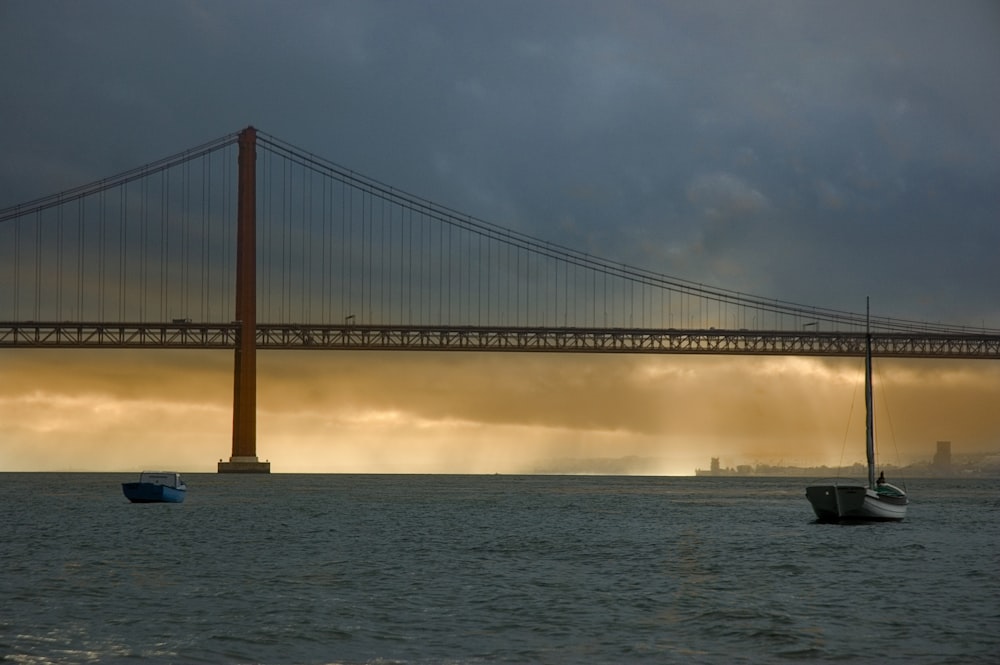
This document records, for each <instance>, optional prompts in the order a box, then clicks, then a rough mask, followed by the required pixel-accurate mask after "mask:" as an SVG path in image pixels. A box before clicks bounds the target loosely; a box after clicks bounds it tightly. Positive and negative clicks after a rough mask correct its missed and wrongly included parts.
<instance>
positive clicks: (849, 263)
mask: <svg viewBox="0 0 1000 665" xmlns="http://www.w3.org/2000/svg"><path fill="white" fill-rule="evenodd" d="M0 62H2V63H3V65H4V66H3V67H0V89H3V90H4V101H3V103H2V104H0V120H2V122H0V208H6V207H7V206H12V205H15V204H17V203H22V202H26V201H28V200H32V199H35V198H38V197H40V196H44V195H47V194H52V193H55V192H59V191H62V190H65V189H68V188H70V187H75V186H77V185H80V184H84V183H89V182H93V181H95V180H99V179H101V178H104V177H107V176H111V175H114V174H116V173H119V172H122V171H125V170H127V169H130V168H133V167H136V166H139V165H141V164H144V163H148V162H150V161H153V160H155V159H158V158H160V157H164V156H167V155H172V154H175V153H177V152H179V151H181V150H184V149H186V148H188V147H193V146H195V145H198V144H201V143H204V142H205V141H208V140H211V139H214V138H216V137H219V136H223V135H226V134H228V133H230V132H235V131H237V130H239V129H241V128H242V127H245V126H247V125H254V126H256V127H258V128H259V129H261V130H262V131H264V132H266V133H268V134H270V135H273V136H275V137H278V138H280V139H282V140H284V141H287V142H289V143H291V144H293V145H296V146H299V147H302V148H305V149H307V150H309V151H310V152H312V153H314V154H317V155H319V156H322V157H324V158H327V159H329V160H332V161H334V162H336V163H338V164H342V165H345V166H347V167H349V168H351V169H353V170H355V171H358V172H360V173H363V174H366V175H368V176H371V177H373V178H376V179H378V180H380V181H382V182H386V183H390V184H392V185H393V186H395V187H398V188H400V189H403V190H405V191H408V192H411V193H413V194H417V195H419V196H421V197H423V198H426V199H430V200H432V201H435V202H437V203H440V204H442V205H446V206H448V207H450V208H453V209H456V210H459V211H462V212H464V213H468V214H470V215H474V216H476V217H478V218H481V219H485V220H488V221H490V222H493V223H495V224H498V225H501V226H505V227H509V228H513V229H516V230H519V231H522V232H525V233H529V234H531V235H533V236H536V237H539V238H542V239H546V240H552V241H553V242H557V243H559V244H561V245H564V246H568V247H572V248H574V249H579V250H581V251H586V252H590V253H593V254H596V255H599V256H602V257H605V258H608V259H611V260H614V261H620V262H623V263H627V264H630V265H636V266H638V267H641V268H645V269H649V270H652V271H655V272H658V273H665V274H668V275H674V276H678V277H682V278H684V279H688V280H692V281H697V282H702V283H705V284H710V285H713V286H718V287H722V288H728V289H733V290H739V291H742V292H747V293H753V294H756V295H761V296H766V297H773V298H780V299H783V300H789V301H793V302H800V303H807V304H813V305H818V306H824V307H833V308H838V309H845V310H851V311H861V309H862V307H863V301H864V298H865V297H866V296H870V297H871V299H872V302H873V309H874V311H875V312H877V313H878V314H879V315H880V316H893V317H901V318H907V319H914V320H929V321H939V322H945V323H953V324H964V325H973V326H983V327H987V328H1000V302H998V299H997V297H996V293H997V291H996V289H997V287H996V285H997V284H1000V262H998V261H996V259H995V254H996V248H997V247H1000V224H998V223H997V221H998V220H1000V188H998V187H997V186H996V184H997V183H998V182H1000V122H998V121H997V120H996V118H995V116H996V109H997V108H1000V78H998V75H997V72H1000V5H998V4H997V3H995V2H990V1H984V2H972V1H964V0H960V1H958V2H952V3H941V2H923V1H919V0H917V1H910V0H908V1H882V2H873V3H860V2H857V3H844V2H823V1H820V2H809V3H804V2H797V1H787V2H786V1H781V0H773V1H769V2H757V1H749V2H712V1H698V2H670V3H664V2H626V1H621V2H556V1H553V2H517V1H512V2H475V1H457V0H456V1H442V2H379V1H371V2H255V1H248V2H247V1H244V2H235V1H234V2H226V1H217V2H180V1H178V2H162V3H134V2H96V3H86V4H82V3H74V2H59V1H56V2H46V3H37V2H32V1H27V0H25V1H21V0H4V1H3V2H0ZM258 364H259V375H258V392H259V394H258V405H259V406H258V443H257V451H258V455H259V456H260V457H261V459H268V460H269V461H271V464H272V470H274V471H276V472H280V471H285V472H306V471H319V472H391V473H438V472H442V473H445V472H447V473H450V472H470V473H494V472H501V473H525V472H547V471H560V470H562V471H579V472H600V471H604V472H615V473H642V474H667V475H676V474H690V473H692V472H693V470H694V468H695V467H701V468H707V466H708V464H709V459H710V457H714V456H718V457H720V458H721V461H722V463H723V465H724V466H726V465H736V464H754V463H770V464H777V463H783V464H797V465H813V464H828V465H838V464H841V463H843V464H852V463H854V462H856V461H860V460H861V459H862V458H863V445H862V444H859V443H858V442H859V441H863V416H861V415H860V413H861V411H859V405H860V404H862V402H861V401H860V400H861V398H859V397H858V391H859V390H860V379H861V377H860V371H861V368H860V366H859V363H858V362H857V361H854V360H851V359H840V360H829V359H827V360H823V359H816V358H751V357H709V356H705V357H676V356H663V357H652V356H639V355H636V356H588V355H581V356H578V355H521V356H518V355H513V356H512V355H508V354H433V353H388V354H377V353H370V352H329V353H318V352H309V353H298V352H277V351H271V352H262V353H260V354H259V359H258ZM878 369H879V374H880V377H881V379H882V380H883V381H884V385H885V386H886V387H885V389H884V390H883V391H882V392H884V393H885V394H884V395H882V392H880V393H879V395H880V397H884V398H885V399H886V400H887V401H888V404H887V405H885V406H886V412H887V416H888V417H885V418H880V420H879V422H880V425H881V423H882V422H883V421H888V422H887V425H891V427H889V429H890V430H891V431H889V432H886V433H880V452H881V453H883V455H882V456H883V457H884V458H885V461H887V462H889V463H900V464H905V463H910V462H914V461H919V460H925V459H928V458H930V457H931V456H932V455H933V453H934V445H935V442H936V441H938V440H951V441H952V442H953V443H952V446H953V451H954V452H955V453H957V454H959V453H978V452H987V451H997V450H1000V416H998V415H997V414H996V412H995V405H996V404H997V403H998V398H1000V368H998V367H997V366H996V363H993V362H989V361H938V360H934V361H931V360H922V361H901V360H883V361H879V364H878ZM231 371H232V356H231V354H229V353H224V352H212V351H155V352H139V351H110V350H100V351H83V350H70V351H51V350H49V351H41V350H7V351H3V352H0V469H2V470H37V471H41V470H80V471H83V470H112V471H131V470H139V469H142V468H153V467H162V468H177V469H179V470H186V471H211V470H214V465H215V462H216V461H218V459H220V458H228V456H229V454H230V426H231V406H232V377H231ZM878 399H879V398H877V400H876V401H877V402H878ZM151 423H154V424H155V426H154V427H150V424H151ZM859 427H860V428H861V430H859ZM859 431H862V433H861V434H859V433H858V432H859ZM859 437H860V438H859Z"/></svg>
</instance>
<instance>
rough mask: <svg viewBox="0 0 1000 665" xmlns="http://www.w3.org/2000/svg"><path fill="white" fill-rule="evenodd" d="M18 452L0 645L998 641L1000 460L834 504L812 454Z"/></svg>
mask: <svg viewBox="0 0 1000 665" xmlns="http://www.w3.org/2000/svg"><path fill="white" fill-rule="evenodd" d="M132 479H133V474H54V473H53V474H50V473H44V474H0V500H2V502H3V505H4V506H5V509H4V511H2V513H0V530H2V534H3V538H2V539H0V598H3V599H4V600H3V602H2V603H0V658H5V659H9V660H11V661H13V662H32V663H47V662H59V663H83V662H95V661H100V662H118V661H124V660H134V659H136V658H142V659H143V660H145V661H149V662H153V663H157V662H161V663H168V662H212V663H220V662H231V663H275V664H278V663H332V662H336V663H372V662H400V663H441V662H449V663H468V662H479V663H481V662H503V661H506V662H537V663H607V662H655V663H664V662H667V663H669V662H684V663H692V662H693V663H734V662H737V663H738V662H755V663H759V662H778V661H781V662H789V661H791V662H803V661H805V662H808V661H827V660H840V661H846V662H853V661H856V660H861V659H862V658H865V659H867V658H871V657H875V658H877V659H878V660H879V661H880V662H898V663H903V662H905V663H937V662H962V663H977V662H981V663H987V662H996V660H995V658H996V656H995V654H996V653H997V652H1000V580H998V578H997V576H996V569H997V552H996V543H997V542H998V536H1000V526H998V525H1000V501H998V499H997V496H998V494H997V490H998V487H1000V481H996V480H987V479H976V480H961V481H958V480H924V479H918V480H912V481H910V482H908V489H909V491H910V494H911V496H912V500H913V503H912V505H911V507H910V513H909V516H908V518H907V520H906V521H905V522H902V523H900V524H877V525H858V526H835V525H819V524H815V523H814V522H813V516H812V511H811V509H810V507H809V504H808V502H807V501H806V499H805V496H804V489H805V486H806V484H807V481H805V480H799V479H794V478H669V477H668V478H652V477H641V478H639V477H591V476H503V475H500V476H430V475H428V476H413V475H398V476H397V475H391V476H376V475H272V476H264V477H240V476H219V475H214V474H194V475H188V476H187V481H188V486H189V492H188V494H189V496H188V498H187V500H186V502H185V503H183V504H180V505H166V504H154V505H133V504H129V503H128V502H127V501H126V500H125V498H124V497H123V496H122V494H121V488H120V483H121V482H124V481H128V480H132Z"/></svg>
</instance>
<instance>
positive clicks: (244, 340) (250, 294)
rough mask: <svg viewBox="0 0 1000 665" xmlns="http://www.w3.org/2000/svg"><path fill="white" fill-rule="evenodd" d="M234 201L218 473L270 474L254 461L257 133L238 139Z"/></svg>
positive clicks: (265, 466) (268, 466)
mask: <svg viewBox="0 0 1000 665" xmlns="http://www.w3.org/2000/svg"><path fill="white" fill-rule="evenodd" d="M238 159H239V176H238V178H239V180H238V190H237V191H238V193H237V201H236V216H237V220H236V323H237V324H238V328H237V332H236V360H235V368H234V372H233V455H232V457H230V458H229V461H228V462H223V461H221V460H220V461H219V473H270V472H271V463H270V462H261V461H260V460H258V459H257V130H256V129H254V128H253V127H247V128H246V129H244V130H243V131H241V132H240V136H239V157H238Z"/></svg>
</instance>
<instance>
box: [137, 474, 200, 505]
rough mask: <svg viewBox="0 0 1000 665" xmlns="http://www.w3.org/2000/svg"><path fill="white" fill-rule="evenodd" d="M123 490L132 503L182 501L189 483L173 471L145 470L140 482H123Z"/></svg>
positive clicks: (140, 475)
mask: <svg viewBox="0 0 1000 665" xmlns="http://www.w3.org/2000/svg"><path fill="white" fill-rule="evenodd" d="M122 492H124V494H125V498H127V499H128V500H129V501H131V502H132V503H180V502H181V501H183V500H184V495H185V494H186V493H187V485H186V484H184V480H183V479H182V478H181V474H179V473H175V472H173V471H143V472H142V473H141V474H139V482H137V483H122Z"/></svg>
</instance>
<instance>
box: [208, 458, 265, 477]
mask: <svg viewBox="0 0 1000 665" xmlns="http://www.w3.org/2000/svg"><path fill="white" fill-rule="evenodd" d="M219 473H271V463H270V462H261V461H260V460H258V459H257V457H256V456H248V455H241V456H237V455H234V456H232V457H230V458H229V461H228V462H223V461H222V460H219Z"/></svg>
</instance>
